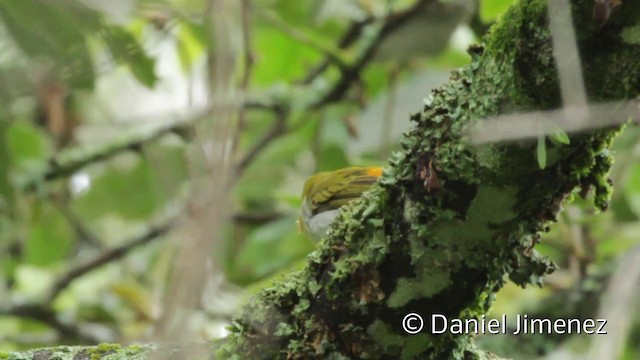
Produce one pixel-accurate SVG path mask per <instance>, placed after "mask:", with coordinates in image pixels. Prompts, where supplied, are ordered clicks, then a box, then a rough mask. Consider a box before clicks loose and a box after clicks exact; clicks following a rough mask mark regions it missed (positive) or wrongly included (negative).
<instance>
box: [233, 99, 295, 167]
mask: <svg viewBox="0 0 640 360" xmlns="http://www.w3.org/2000/svg"><path fill="white" fill-rule="evenodd" d="M286 120H287V118H286V115H285V112H284V111H279V112H278V113H277V115H276V118H275V121H274V123H273V126H271V129H269V131H268V132H267V133H266V134H264V136H262V137H261V138H260V140H258V141H257V142H256V143H255V144H254V145H253V147H252V148H251V149H249V151H247V153H246V154H245V155H244V156H243V157H242V159H240V161H239V162H238V164H237V165H236V169H235V177H236V178H240V176H242V173H244V171H245V170H246V169H247V167H249V165H250V164H251V163H252V162H253V160H254V159H255V158H256V157H257V156H258V154H260V152H261V151H262V150H263V149H264V148H265V147H267V145H269V144H270V143H271V142H272V141H273V140H275V139H277V138H279V137H280V136H282V135H284V134H285V133H286V132H287V130H288V129H287V121H286Z"/></svg>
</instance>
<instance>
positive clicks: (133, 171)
mask: <svg viewBox="0 0 640 360" xmlns="http://www.w3.org/2000/svg"><path fill="white" fill-rule="evenodd" d="M148 153H150V154H151V155H150V157H149V159H146V158H143V157H140V156H137V155H135V154H125V155H122V156H119V157H116V158H115V159H114V160H113V161H112V162H110V163H109V164H108V166H107V167H106V169H104V167H103V165H97V166H96V168H94V169H91V170H94V171H90V176H91V178H92V179H91V181H92V182H91V188H90V189H89V191H87V192H85V193H82V194H81V195H78V196H77V197H76V198H75V200H74V204H73V207H74V209H75V210H76V212H77V213H78V214H82V215H83V218H86V219H92V220H99V219H100V218H101V217H102V216H105V215H107V214H113V213H116V214H118V215H119V216H121V217H122V218H124V219H127V220H142V219H148V217H149V216H152V215H153V214H154V213H155V211H156V210H158V209H159V207H161V206H163V205H164V204H166V202H167V201H168V200H170V199H172V198H173V196H175V194H176V192H177V191H178V190H179V188H180V186H181V184H182V180H184V178H185V177H186V171H187V170H186V166H185V163H184V159H183V157H182V155H183V152H182V149H181V148H175V149H174V148H171V147H165V148H164V149H163V148H162V147H160V146H159V147H158V150H156V151H153V152H151V151H148ZM156 159H159V160H158V162H156V161H155V160H156ZM160 160H161V162H160ZM105 170H106V171H105ZM125 194H126V195H125Z"/></svg>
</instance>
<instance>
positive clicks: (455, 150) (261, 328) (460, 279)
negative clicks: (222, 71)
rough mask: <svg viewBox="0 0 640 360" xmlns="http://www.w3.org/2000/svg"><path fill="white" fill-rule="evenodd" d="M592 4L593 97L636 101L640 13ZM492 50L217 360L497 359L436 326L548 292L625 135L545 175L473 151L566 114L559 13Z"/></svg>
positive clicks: (528, 7) (522, 13) (458, 79)
mask: <svg viewBox="0 0 640 360" xmlns="http://www.w3.org/2000/svg"><path fill="white" fill-rule="evenodd" d="M593 6H594V2H593V1H592V0H574V1H572V10H573V16H574V25H575V27H576V34H577V38H578V42H579V49H580V51H581V61H582V66H583V74H584V76H585V79H584V82H585V85H586V89H587V95H588V100H589V101H590V102H599V101H609V100H622V99H630V98H633V97H636V96H638V94H640V63H638V61H637V59H638V58H640V46H637V45H632V44H627V43H625V42H624V41H623V40H622V38H621V37H620V36H619V34H620V33H621V32H622V31H623V30H624V29H625V28H626V27H631V26H637V25H635V24H637V23H639V22H640V4H636V3H635V2H630V1H624V3H623V5H622V9H621V10H620V11H619V12H618V13H617V14H616V15H614V16H612V17H611V18H610V19H608V22H607V23H606V24H605V25H604V26H601V24H599V23H598V22H597V21H595V20H594V18H593ZM485 40H486V44H485V45H484V46H483V47H474V48H472V49H471V50H470V53H471V55H472V61H471V63H470V64H469V65H468V66H466V67H464V68H462V69H460V70H459V71H457V72H455V73H454V74H453V76H452V79H451V81H450V82H449V83H448V84H446V85H445V86H443V87H441V88H439V89H437V90H436V91H434V93H433V94H432V96H431V97H430V99H429V101H428V103H427V104H426V105H425V106H424V108H423V109H422V111H420V112H418V113H416V114H414V115H413V116H412V120H414V121H415V123H416V126H415V127H414V128H413V129H412V130H411V131H410V132H409V133H408V134H407V136H406V137H405V138H404V139H403V142H402V151H400V152H398V153H396V154H395V155H394V156H393V159H392V160H391V161H390V164H389V166H388V167H387V168H386V169H385V173H384V175H383V177H382V179H381V181H380V184H379V185H378V186H376V187H374V188H373V189H372V190H371V191H369V192H368V193H367V194H365V195H364V197H363V199H362V200H361V201H358V202H355V203H352V204H350V205H349V206H347V208H345V210H344V211H342V212H341V215H340V216H339V219H338V221H336V223H335V225H334V227H333V229H332V232H331V234H330V236H329V237H328V238H327V239H326V240H325V241H323V242H322V243H321V244H320V245H319V248H318V250H316V251H315V252H314V253H313V254H312V255H311V256H310V258H309V264H308V265H307V267H306V268H305V269H304V270H303V271H301V272H298V273H294V274H291V275H289V276H288V277H286V278H284V279H283V280H282V281H280V282H278V283H277V284H275V285H274V286H273V287H271V288H268V289H265V290H263V291H262V292H261V293H260V294H259V295H258V296H256V297H255V298H254V299H253V300H252V301H251V302H250V304H248V305H247V306H246V307H245V308H244V310H243V311H242V313H241V314H240V315H239V316H238V317H237V318H236V319H235V320H234V322H233V326H232V333H231V334H230V335H229V336H228V337H227V338H225V339H222V340H219V341H218V342H217V343H216V344H215V347H216V357H217V358H242V359H279V358H295V359H298V358H300V359H304V358H331V359H347V358H405V359H410V358H421V359H443V358H457V359H462V358H465V359H466V358H496V356H495V355H493V354H488V353H483V352H481V351H479V350H478V349H476V347H475V345H474V342H473V337H472V336H471V335H452V334H443V335H431V334H429V330H430V324H429V321H428V320H427V319H429V318H430V315H431V314H443V315H445V316H447V317H449V318H473V317H479V316H481V315H483V314H485V313H486V312H487V310H488V309H489V307H490V306H491V304H492V302H493V298H494V295H495V293H496V292H497V291H498V290H499V289H500V288H501V287H502V286H503V285H504V281H505V280H504V279H505V275H508V276H509V277H510V279H511V280H513V281H514V282H516V283H517V284H520V285H522V286H525V285H526V284H532V283H533V284H539V283H540V279H541V277H542V276H543V275H544V274H546V273H548V272H550V271H551V270H552V269H553V266H552V264H550V263H549V262H548V261H547V260H545V259H544V258H543V257H541V256H540V255H539V254H538V253H537V252H536V251H535V250H533V247H534V245H535V243H536V242H537V239H538V237H539V233H540V232H541V231H544V230H545V229H546V227H547V226H548V225H549V224H550V223H551V222H553V221H554V220H555V217H556V214H557V212H558V211H559V210H560V205H561V203H562V202H563V201H564V200H565V199H566V198H567V197H570V196H572V194H573V193H574V192H575V191H576V189H578V188H583V189H584V188H588V187H593V188H594V189H595V200H594V201H595V204H596V205H597V206H598V207H600V208H605V207H606V203H607V199H608V196H609V193H610V191H611V187H610V185H609V183H608V178H607V174H608V171H609V168H610V165H611V162H612V159H611V157H610V155H609V154H608V152H607V148H608V147H609V145H610V143H611V141H612V140H613V138H614V137H615V135H616V133H617V132H618V131H619V129H617V128H609V129H601V130H596V131H592V132H588V133H587V132H585V133H582V134H575V135H572V136H571V144H570V145H562V146H554V145H553V144H551V143H549V144H547V166H546V167H545V168H544V169H540V168H539V167H538V163H537V161H536V159H535V149H536V142H535V141H520V142H517V143H508V144H507V143H501V144H485V145H481V146H474V145H471V144H468V143H467V142H465V139H464V138H463V136H462V135H461V134H463V133H464V131H465V129H467V128H468V126H470V125H474V124H477V123H478V122H481V121H482V119H483V118H486V117H488V116H494V115H498V114H501V113H511V112H515V111H527V110H532V109H535V110H540V109H553V108H558V107H560V106H561V105H562V104H561V100H560V99H561V96H560V92H559V84H558V77H557V75H556V70H555V66H554V58H553V48H552V41H551V35H550V32H549V30H548V19H547V11H546V1H544V0H529V1H524V0H523V1H520V2H518V3H517V4H516V5H515V6H514V7H513V8H512V9H511V10H510V11H509V12H508V13H507V14H506V15H505V16H504V18H503V21H502V22H501V23H500V24H498V25H496V27H494V28H493V30H492V32H491V33H490V34H489V35H488V36H487V38H486V39H485ZM416 41H421V39H416ZM434 174H435V175H434ZM436 179H437V181H436ZM410 312H415V313H418V314H420V315H422V316H423V318H425V320H427V321H426V322H425V329H424V330H423V331H422V332H421V333H420V334H417V335H408V334H406V333H405V332H404V331H403V330H402V328H401V320H402V318H403V317H404V316H405V315H406V314H407V313H410ZM0 357H1V356H0Z"/></svg>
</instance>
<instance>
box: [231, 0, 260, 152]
mask: <svg viewBox="0 0 640 360" xmlns="http://www.w3.org/2000/svg"><path fill="white" fill-rule="evenodd" d="M241 22H242V48H243V52H244V56H243V58H244V69H243V71H242V79H240V92H241V94H242V97H243V98H244V97H246V95H247V94H248V92H249V86H250V84H251V74H252V72H253V65H254V61H255V59H254V55H253V45H252V39H251V35H252V34H251V0H242V3H241ZM246 111H247V109H245V108H241V109H240V110H239V112H238V121H237V122H236V129H235V133H234V135H233V143H232V146H233V148H232V150H231V155H232V156H233V157H235V154H236V152H237V150H238V144H239V143H240V135H241V134H242V132H243V131H244V128H245V124H246V121H247V119H246V117H247V114H246Z"/></svg>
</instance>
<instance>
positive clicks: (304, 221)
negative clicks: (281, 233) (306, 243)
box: [297, 166, 382, 240]
mask: <svg viewBox="0 0 640 360" xmlns="http://www.w3.org/2000/svg"><path fill="white" fill-rule="evenodd" d="M380 176H382V168H381V167H379V166H371V167H348V168H344V169H339V170H335V171H329V172H321V173H317V174H315V175H313V176H311V177H310V178H309V179H307V181H306V182H305V183H304V189H303V190H302V208H301V213H300V216H299V217H298V221H297V223H298V230H299V231H300V232H304V233H305V234H307V235H308V236H309V237H311V238H312V239H314V240H319V239H321V238H323V237H324V236H325V235H326V234H327V230H329V226H330V225H331V223H332V222H333V220H335V218H336V216H337V215H338V211H339V210H340V207H341V206H343V205H345V204H347V203H348V202H350V201H351V200H356V199H358V198H360V196H361V195H362V193H364V192H365V191H367V190H368V189H369V188H370V187H371V185H373V184H374V183H375V182H376V181H378V178H379V177H380Z"/></svg>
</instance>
